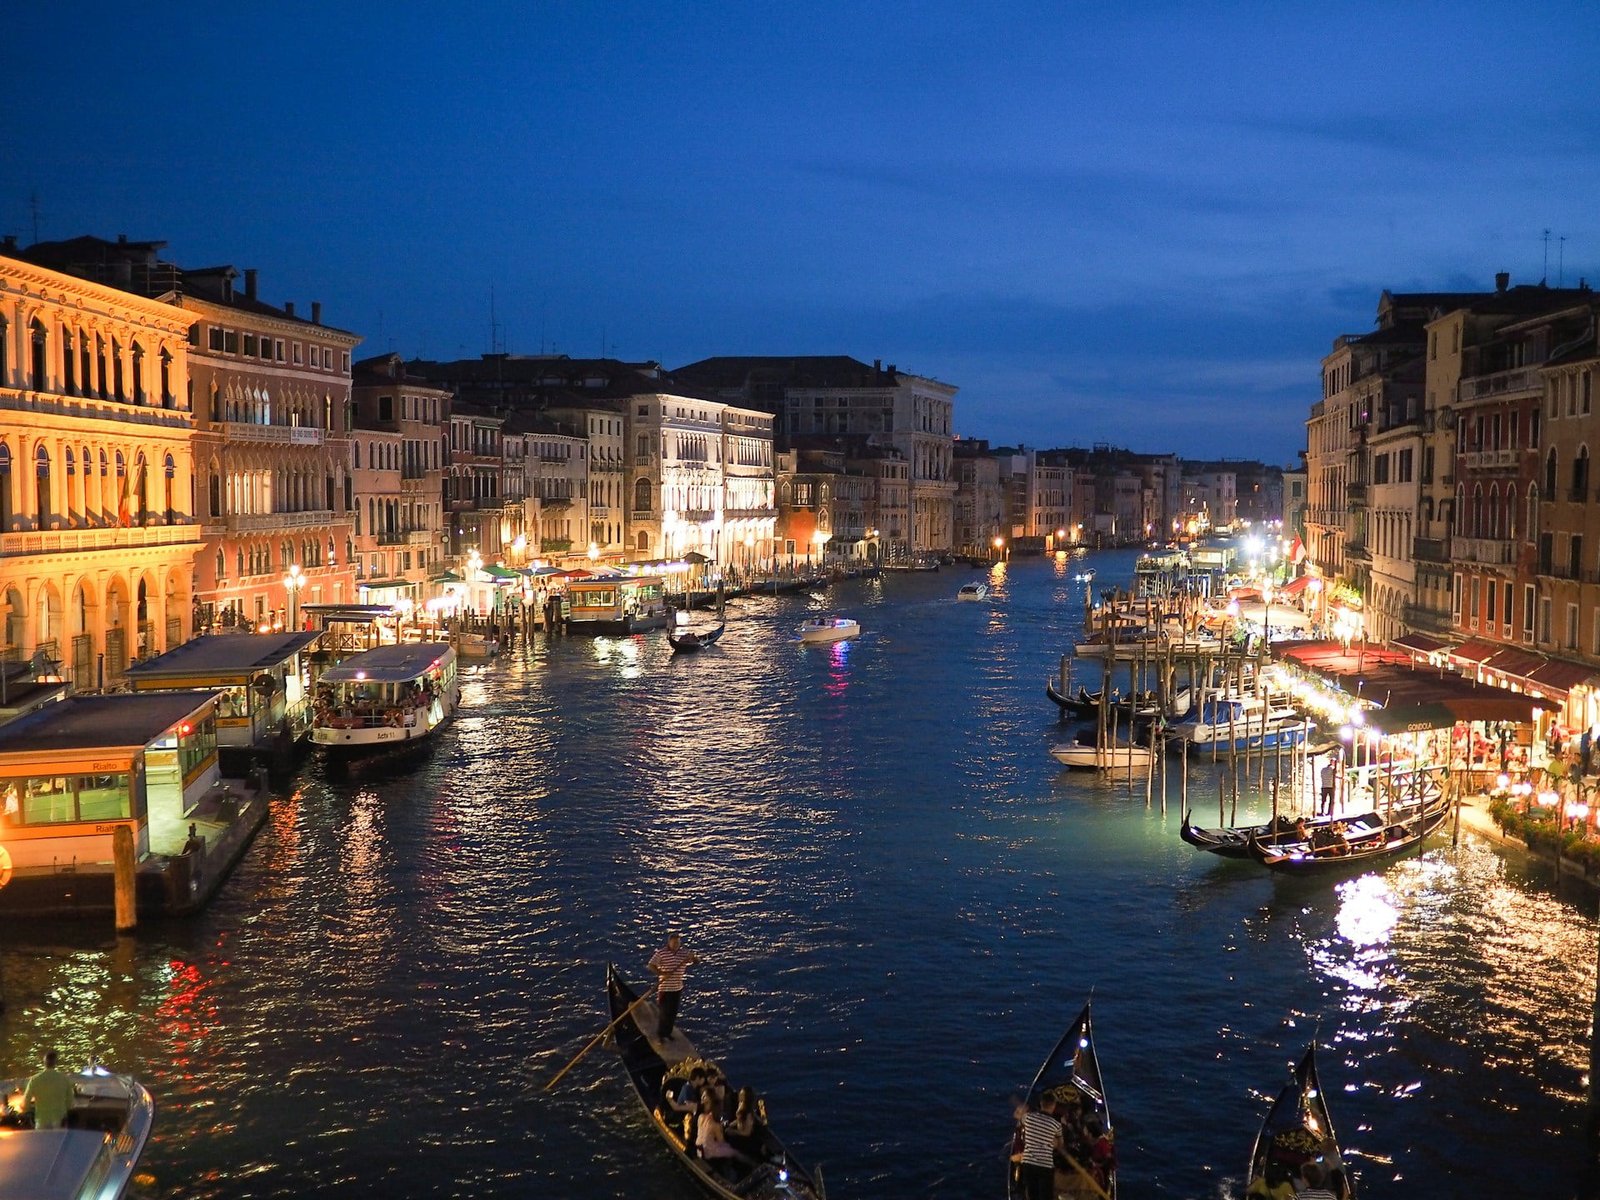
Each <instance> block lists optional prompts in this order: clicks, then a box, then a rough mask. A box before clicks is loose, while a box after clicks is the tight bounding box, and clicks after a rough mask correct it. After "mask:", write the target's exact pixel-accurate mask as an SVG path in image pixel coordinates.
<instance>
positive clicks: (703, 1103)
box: [694, 1091, 751, 1170]
mask: <svg viewBox="0 0 1600 1200" xmlns="http://www.w3.org/2000/svg"><path fill="white" fill-rule="evenodd" d="M694 1144H695V1149H696V1150H697V1151H698V1152H699V1154H700V1157H701V1158H703V1159H705V1160H706V1162H707V1163H708V1164H709V1165H710V1166H711V1167H712V1168H714V1169H718V1170H721V1169H724V1168H736V1166H737V1164H741V1163H742V1164H745V1165H749V1164H750V1161H751V1160H750V1157H749V1156H748V1155H746V1154H742V1153H741V1152H740V1151H738V1150H736V1149H735V1148H734V1147H733V1146H731V1145H730V1144H729V1143H728V1137H727V1131H726V1130H725V1129H724V1128H723V1125H722V1118H721V1117H719V1116H718V1115H717V1108H716V1101H715V1099H713V1098H712V1095H711V1093H710V1092H709V1091H708V1092H703V1093H701V1096H700V1112H699V1114H698V1115H697V1116H696V1118H695V1135H694Z"/></svg>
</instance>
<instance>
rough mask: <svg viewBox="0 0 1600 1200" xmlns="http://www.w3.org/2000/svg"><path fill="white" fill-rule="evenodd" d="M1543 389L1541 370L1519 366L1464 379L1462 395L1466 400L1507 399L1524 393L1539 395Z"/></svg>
mask: <svg viewBox="0 0 1600 1200" xmlns="http://www.w3.org/2000/svg"><path fill="white" fill-rule="evenodd" d="M1542 391H1543V385H1542V384H1541V383H1540V381H1539V372H1538V370H1537V369H1536V368H1534V367H1517V368H1516V369H1515V370H1511V371H1494V372H1492V373H1491V374H1488V375H1473V376H1471V377H1470V378H1467V379H1463V380H1462V381H1461V384H1460V396H1461V399H1462V400H1463V401H1464V402H1473V401H1480V400H1507V399H1511V398H1512V397H1516V396H1521V395H1523V394H1527V395H1530V396H1537V395H1539V394H1540V393H1541V392H1542Z"/></svg>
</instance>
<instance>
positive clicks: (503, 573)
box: [483, 567, 522, 582]
mask: <svg viewBox="0 0 1600 1200" xmlns="http://www.w3.org/2000/svg"><path fill="white" fill-rule="evenodd" d="M483 573H484V574H485V575H487V576H488V577H489V578H490V579H493V580H496V581H501V582H504V581H509V580H512V579H521V578H522V573H521V572H520V571H513V570H510V569H509V568H506V567H484V568H483Z"/></svg>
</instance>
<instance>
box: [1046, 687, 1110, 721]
mask: <svg viewBox="0 0 1600 1200" xmlns="http://www.w3.org/2000/svg"><path fill="white" fill-rule="evenodd" d="M1044 694H1045V695H1046V696H1049V697H1050V700H1051V703H1053V704H1054V705H1055V706H1056V707H1057V708H1059V709H1060V710H1061V711H1062V712H1064V713H1067V714H1069V715H1070V716H1074V717H1092V716H1094V714H1095V713H1096V712H1097V711H1098V710H1099V708H1100V694H1099V693H1098V692H1096V693H1094V694H1092V695H1091V694H1090V693H1089V691H1088V690H1087V689H1085V688H1082V687H1080V688H1079V689H1078V694H1077V695H1076V696H1068V695H1065V694H1063V693H1062V692H1061V690H1060V689H1059V688H1057V687H1056V681H1055V680H1054V679H1047V680H1045V685H1044Z"/></svg>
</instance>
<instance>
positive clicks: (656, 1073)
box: [606, 965, 823, 1200]
mask: <svg viewBox="0 0 1600 1200" xmlns="http://www.w3.org/2000/svg"><path fill="white" fill-rule="evenodd" d="M606 998H607V1000H608V1001H609V1003H610V1006H611V1019H612V1022H613V1024H614V1026H615V1029H614V1031H613V1036H614V1038H615V1041H616V1048H617V1053H618V1054H619V1055H620V1056H621V1057H622V1065H623V1067H625V1068H626V1069H627V1072H628V1079H629V1080H630V1081H631V1082H632V1084H633V1090H634V1092H635V1093H636V1094H637V1095H638V1097H639V1103H640V1104H642V1105H643V1106H644V1111H645V1113H646V1115H648V1116H649V1118H650V1123H651V1124H652V1125H654V1126H655V1130H656V1132H657V1133H658V1134H660V1135H661V1139H662V1141H664V1142H666V1144H667V1148H668V1149H669V1150H671V1151H672V1154H673V1157H674V1158H676V1159H677V1160H678V1163H679V1165H680V1166H682V1167H683V1168H684V1169H685V1170H687V1171H688V1172H689V1174H690V1175H692V1176H693V1177H694V1179H695V1182H696V1183H698V1184H699V1185H700V1186H701V1187H702V1188H704V1189H705V1191H706V1192H707V1193H708V1194H709V1195H712V1196H717V1197H720V1198H722V1200H823V1191H822V1177H821V1173H820V1172H812V1171H807V1170H806V1169H805V1168H804V1167H802V1166H800V1165H799V1164H798V1163H796V1162H795V1161H794V1159H793V1158H792V1157H791V1156H790V1154H789V1151H788V1149H787V1148H786V1147H785V1146H784V1144H783V1143H782V1142H780V1141H779V1140H778V1139H777V1138H776V1137H774V1136H773V1134H772V1132H771V1131H770V1130H763V1132H762V1134H761V1137H762V1145H761V1148H760V1151H759V1153H757V1154H756V1155H755V1158H756V1161H755V1163H754V1164H753V1165H747V1164H742V1163H738V1164H735V1163H730V1170H729V1173H728V1174H726V1175H724V1174H723V1173H721V1172H720V1171H718V1170H717V1169H716V1168H715V1167H714V1166H713V1165H712V1164H711V1163H708V1162H707V1161H706V1160H704V1159H702V1158H700V1157H699V1155H698V1154H697V1153H696V1152H695V1148H694V1126H693V1124H692V1120H693V1118H692V1117H691V1116H689V1115H688V1114H685V1115H683V1116H680V1115H679V1114H678V1113H676V1112H674V1111H673V1110H672V1109H670V1108H668V1107H667V1105H666V1102H665V1100H664V1099H663V1092H664V1091H665V1090H668V1089H670V1090H673V1091H675V1090H676V1089H677V1088H678V1087H679V1085H681V1084H682V1083H683V1082H684V1081H685V1080H687V1079H688V1077H689V1072H690V1071H691V1070H693V1069H694V1068H695V1067H712V1068H714V1067H715V1064H714V1063H711V1062H710V1061H708V1060H707V1059H704V1058H702V1057H701V1056H700V1054H699V1053H698V1052H697V1051H696V1050H695V1048H694V1046H693V1045H692V1044H691V1043H690V1042H689V1040H688V1038H686V1037H685V1036H684V1035H683V1031H682V1030H681V1029H679V1030H674V1031H673V1034H672V1038H671V1039H670V1040H669V1041H668V1042H666V1043H660V1042H656V1041H654V1040H652V1039H651V1037H650V1036H649V1035H648V1034H647V1033H646V1032H645V1031H646V1030H647V1029H651V1030H653V1029H654V1028H655V1022H656V1008H655V1003H654V1002H653V1001H651V1000H648V999H641V997H640V995H639V993H638V992H636V991H634V990H633V989H632V988H631V987H629V986H628V984H627V983H626V982H625V981H624V980H623V978H622V976H621V975H620V974H619V973H618V971H617V968H616V967H615V966H614V965H608V966H607V967H606ZM762 1123H763V1125H765V1114H764V1113H763V1121H762Z"/></svg>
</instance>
